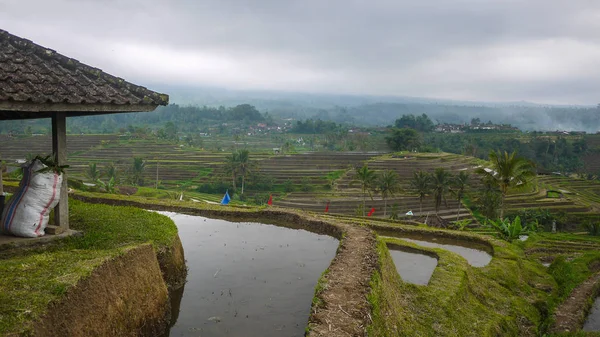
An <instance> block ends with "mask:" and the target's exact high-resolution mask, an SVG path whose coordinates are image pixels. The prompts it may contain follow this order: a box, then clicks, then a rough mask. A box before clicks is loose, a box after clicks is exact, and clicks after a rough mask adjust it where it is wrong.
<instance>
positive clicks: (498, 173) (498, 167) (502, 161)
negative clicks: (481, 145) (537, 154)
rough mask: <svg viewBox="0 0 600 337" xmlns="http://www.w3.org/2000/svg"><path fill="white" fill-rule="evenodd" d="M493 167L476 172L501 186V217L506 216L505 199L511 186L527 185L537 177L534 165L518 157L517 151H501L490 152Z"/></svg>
mask: <svg viewBox="0 0 600 337" xmlns="http://www.w3.org/2000/svg"><path fill="white" fill-rule="evenodd" d="M490 162H491V168H489V169H487V170H486V169H484V168H478V169H477V170H476V171H475V172H476V173H478V174H481V175H482V176H483V177H484V178H483V179H485V180H487V181H489V182H493V183H494V184H496V185H497V186H498V187H499V188H500V192H501V196H502V197H501V199H500V218H501V219H502V218H504V208H505V204H504V199H505V198H506V195H507V194H508V190H509V188H512V187H516V186H519V185H523V186H526V185H527V184H529V183H530V182H531V180H532V179H533V178H534V177H535V171H534V166H533V163H532V162H531V161H528V160H526V159H524V158H521V157H517V154H516V152H513V153H511V154H510V155H509V154H508V152H504V153H501V152H500V151H497V152H495V151H492V152H490Z"/></svg>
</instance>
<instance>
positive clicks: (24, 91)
mask: <svg viewBox="0 0 600 337" xmlns="http://www.w3.org/2000/svg"><path fill="white" fill-rule="evenodd" d="M168 103H169V96H168V95H165V94H160V93H157V92H154V91H152V90H148V89H146V88H144V87H141V86H138V85H135V84H132V83H129V82H127V81H125V80H123V79H122V78H118V77H115V76H112V75H110V74H107V73H105V72H103V71H102V70H100V69H97V68H94V67H90V66H88V65H85V64H83V63H81V62H79V61H77V60H75V59H72V58H69V57H66V56H64V55H61V54H59V53H57V52H56V51H54V50H52V49H48V48H45V47H42V46H40V45H37V44H35V43H33V42H31V41H29V40H26V39H23V38H20V37H18V36H15V35H12V34H10V33H8V32H6V31H4V30H1V29H0V120H9V119H27V118H47V117H51V115H52V112H58V111H61V112H67V116H82V115H97V114H106V113H118V112H136V111H152V110H154V109H155V108H156V107H157V106H158V105H167V104H168Z"/></svg>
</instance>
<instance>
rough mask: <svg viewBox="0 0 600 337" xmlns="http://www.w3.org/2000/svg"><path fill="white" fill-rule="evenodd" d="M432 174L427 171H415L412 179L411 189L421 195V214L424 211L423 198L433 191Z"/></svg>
mask: <svg viewBox="0 0 600 337" xmlns="http://www.w3.org/2000/svg"><path fill="white" fill-rule="evenodd" d="M430 181H431V175H430V174H429V173H427V172H425V171H415V172H414V173H413V177H412V179H411V181H410V187H411V189H412V190H413V191H414V192H415V193H417V195H418V196H419V215H422V213H423V199H424V198H425V197H426V196H427V195H428V194H429V193H431V184H430Z"/></svg>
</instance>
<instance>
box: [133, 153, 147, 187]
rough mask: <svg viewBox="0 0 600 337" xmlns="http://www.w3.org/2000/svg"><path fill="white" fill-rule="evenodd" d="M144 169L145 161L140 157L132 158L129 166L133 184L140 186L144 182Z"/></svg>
mask: <svg viewBox="0 0 600 337" xmlns="http://www.w3.org/2000/svg"><path fill="white" fill-rule="evenodd" d="M145 170H146V161H145V160H144V158H141V157H134V158H133V165H132V166H131V173H132V180H133V184H134V185H138V186H141V185H143V184H144V176H143V175H144V171H145Z"/></svg>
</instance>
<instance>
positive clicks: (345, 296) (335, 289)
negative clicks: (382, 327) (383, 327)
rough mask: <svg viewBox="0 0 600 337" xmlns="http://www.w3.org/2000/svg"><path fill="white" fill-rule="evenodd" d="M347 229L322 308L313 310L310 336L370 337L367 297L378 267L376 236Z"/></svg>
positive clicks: (321, 297) (330, 268)
mask: <svg viewBox="0 0 600 337" xmlns="http://www.w3.org/2000/svg"><path fill="white" fill-rule="evenodd" d="M343 227H344V228H343V230H344V233H345V234H346V235H345V238H344V239H343V241H342V243H341V245H340V249H339V251H338V253H337V255H336V257H335V258H334V260H333V261H332V262H331V265H330V267H329V273H328V274H327V276H326V279H327V286H326V288H325V290H324V291H323V292H322V293H321V294H320V295H319V298H320V299H321V301H322V304H321V305H318V306H313V308H312V310H313V312H312V314H311V317H310V319H309V326H310V327H311V331H310V333H309V334H308V336H331V337H337V336H366V335H367V332H366V327H367V325H368V324H370V323H371V321H370V317H371V316H370V313H371V308H370V305H369V303H368V301H367V295H368V293H369V292H370V286H369V282H370V280H371V275H373V272H374V270H375V268H376V265H377V251H376V248H375V246H376V241H375V236H374V234H373V232H371V231H370V230H367V229H365V228H361V227H354V226H350V225H345V226H343Z"/></svg>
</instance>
